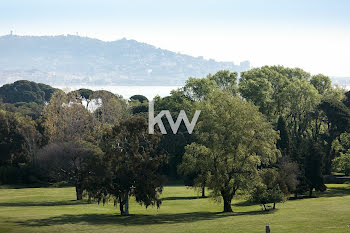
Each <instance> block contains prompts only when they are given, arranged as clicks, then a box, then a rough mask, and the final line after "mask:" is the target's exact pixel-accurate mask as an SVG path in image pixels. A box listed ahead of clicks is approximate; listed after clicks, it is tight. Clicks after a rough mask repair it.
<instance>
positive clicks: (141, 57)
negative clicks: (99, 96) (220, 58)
mask: <svg viewBox="0 0 350 233" xmlns="http://www.w3.org/2000/svg"><path fill="white" fill-rule="evenodd" d="M0 51H1V52H0V82H1V83H9V82H14V81H16V80H20V79H27V80H31V81H36V82H42V83H47V84H50V85H74V84H78V85H182V84H183V83H184V81H185V80H186V79H187V78H188V77H190V76H194V77H202V76H205V75H207V74H208V73H215V72H216V71H218V70H221V69H229V70H231V71H237V72H240V71H244V70H247V69H249V68H250V64H249V62H248V61H246V62H241V64H240V65H235V64H234V63H232V62H216V61H214V60H206V59H203V58H202V57H192V56H188V55H184V54H179V53H175V52H171V51H168V50H163V49H160V48H156V47H154V46H152V45H148V44H145V43H139V42H137V41H135V40H127V39H122V40H117V41H113V42H104V41H101V40H97V39H91V38H87V37H79V36H72V35H68V36H63V35H62V36H40V37H39V36H16V35H7V36H1V37H0Z"/></svg>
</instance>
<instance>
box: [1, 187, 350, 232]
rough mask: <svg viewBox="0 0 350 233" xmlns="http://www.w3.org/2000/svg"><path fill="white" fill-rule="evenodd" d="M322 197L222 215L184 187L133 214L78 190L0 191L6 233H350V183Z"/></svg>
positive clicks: (134, 208) (242, 206)
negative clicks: (80, 195)
mask: <svg viewBox="0 0 350 233" xmlns="http://www.w3.org/2000/svg"><path fill="white" fill-rule="evenodd" d="M328 187H329V189H328V191H327V192H325V193H324V194H321V197H319V198H309V199H300V200H290V201H288V202H286V203H283V204H278V205H277V208H278V210H277V211H274V212H264V211H262V209H261V207H260V206H257V205H247V204H246V203H245V202H244V201H243V200H234V202H233V210H234V211H235V212H234V213H229V214H224V213H221V211H222V206H221V204H219V203H216V202H214V201H213V200H211V199H209V198H206V199H201V198H197V193H196V192H195V191H194V190H192V189H187V188H185V187H183V186H168V187H165V189H164V193H163V198H164V200H163V204H162V206H161V208H160V209H157V208H152V207H149V208H148V209H145V208H144V207H143V206H139V205H138V204H137V203H135V202H134V201H132V202H131V206H130V211H131V214H132V216H127V217H121V216H119V211H118V210H119V209H118V208H115V207H113V205H112V204H108V205H106V206H102V205H97V204H87V203H86V202H85V201H75V200H74V198H75V193H74V189H73V188H22V189H5V188H4V189H0V231H1V232H77V231H80V232H264V230H265V225H266V223H270V225H271V232H273V233H275V232H350V227H348V224H350V185H348V184H344V185H343V184H336V185H328Z"/></svg>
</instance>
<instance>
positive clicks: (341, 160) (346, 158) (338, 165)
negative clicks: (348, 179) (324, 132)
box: [332, 132, 350, 175]
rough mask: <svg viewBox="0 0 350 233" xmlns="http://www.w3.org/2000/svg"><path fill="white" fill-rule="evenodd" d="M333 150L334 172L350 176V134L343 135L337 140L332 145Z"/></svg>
mask: <svg viewBox="0 0 350 233" xmlns="http://www.w3.org/2000/svg"><path fill="white" fill-rule="evenodd" d="M332 150H333V151H334V152H335V158H334V160H333V164H332V167H333V170H335V171H337V172H344V173H345V175H350V133H347V132H346V133H342V134H341V135H340V136H339V137H338V138H337V139H335V140H334V141H333V143H332Z"/></svg>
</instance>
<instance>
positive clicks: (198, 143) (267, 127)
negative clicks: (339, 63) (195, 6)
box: [0, 66, 350, 215]
mask: <svg viewBox="0 0 350 233" xmlns="http://www.w3.org/2000/svg"><path fill="white" fill-rule="evenodd" d="M349 93H350V92H347V93H345V91H344V90H342V89H338V88H336V87H333V86H332V84H331V81H330V79H329V77H327V76H324V75H321V74H319V75H314V76H312V75H310V74H309V73H307V72H305V71H303V70H301V69H299V68H285V67H282V66H264V67H261V68H255V69H252V70H249V71H246V72H242V73H241V74H240V79H239V80H238V74H237V73H235V72H230V71H227V70H223V71H219V72H217V73H216V74H209V75H208V76H207V77H204V78H189V79H188V80H187V82H186V84H185V85H184V87H182V88H180V89H177V90H173V91H172V92H171V94H170V95H169V96H167V97H164V98H161V97H159V96H157V97H155V98H154V99H153V101H154V106H155V112H160V111H161V110H169V111H170V113H171V115H172V116H173V118H176V117H177V116H178V114H179V113H180V111H181V110H185V112H186V113H187V115H188V117H189V119H191V118H192V116H193V115H194V112H195V110H199V109H200V110H201V111H202V112H201V115H200V117H199V120H198V122H197V124H196V128H195V130H194V132H193V133H192V134H189V133H188V132H187V129H186V126H185V125H184V123H183V122H182V123H181V124H180V126H179V130H178V132H177V133H176V134H173V133H170V132H172V131H171V129H170V128H171V127H170V124H169V122H167V120H166V119H165V118H164V119H163V123H164V126H165V128H166V129H167V132H168V134H166V135H161V134H159V133H158V130H157V129H156V134H154V135H150V134H148V125H147V117H148V102H149V100H148V99H147V98H146V97H144V96H142V95H134V96H132V97H131V98H130V99H129V100H125V99H123V98H122V97H121V96H118V95H115V94H112V93H110V92H107V91H92V90H89V89H80V90H77V91H72V92H69V93H65V92H63V91H61V90H56V89H54V88H51V87H49V86H47V85H44V84H36V83H33V82H28V81H19V82H15V83H14V84H9V85H4V86H3V87H1V88H0V98H1V104H0V139H1V141H0V153H1V155H0V182H1V183H40V184H45V183H55V182H61V181H65V182H68V183H70V184H72V185H74V186H75V188H76V196H77V199H78V200H80V199H82V198H83V197H84V195H85V196H86V197H87V198H88V199H89V200H90V201H96V202H98V203H100V202H102V203H105V202H106V201H113V202H114V203H115V204H116V205H119V207H120V211H121V214H123V215H127V214H128V213H129V206H128V202H129V197H130V196H134V197H135V199H136V201H137V202H139V203H140V204H143V205H145V206H146V207H147V206H150V205H151V206H154V205H155V206H157V207H159V206H160V204H161V199H160V194H161V192H162V189H163V185H164V184H165V182H166V180H183V181H184V182H185V184H186V185H188V186H192V187H194V188H196V189H199V190H200V191H201V192H202V196H203V197H204V196H206V193H205V190H206V189H208V190H209V196H211V197H212V198H214V199H215V200H218V201H222V202H223V206H224V208H223V209H224V211H226V212H230V211H232V207H231V201H232V199H233V198H235V196H237V195H238V194H243V195H245V196H247V198H248V200H249V201H251V202H253V203H258V204H261V205H262V206H263V207H264V208H265V209H268V208H269V206H270V204H271V203H272V204H273V205H272V206H271V208H275V206H276V203H278V202H283V201H286V200H287V199H288V198H289V197H290V195H291V194H294V196H295V197H298V195H305V194H308V195H309V196H312V195H313V191H314V190H316V191H324V190H326V188H327V187H326V185H325V182H324V176H325V175H329V174H331V172H333V171H334V172H342V173H344V174H346V175H348V174H350V152H349V151H350V136H349V133H350V132H348V131H349V127H350V94H349ZM156 114H157V113H156ZM11 177H17V178H18V179H11Z"/></svg>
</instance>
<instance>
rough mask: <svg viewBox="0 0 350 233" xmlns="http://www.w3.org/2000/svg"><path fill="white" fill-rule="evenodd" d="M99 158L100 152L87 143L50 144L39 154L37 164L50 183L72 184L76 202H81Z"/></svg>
mask: <svg viewBox="0 0 350 233" xmlns="http://www.w3.org/2000/svg"><path fill="white" fill-rule="evenodd" d="M99 156H102V151H101V150H100V149H99V148H98V147H97V146H94V145H92V144H91V143H88V142H84V141H71V142H64V143H51V144H49V145H47V146H45V147H44V148H42V149H41V151H40V152H39V154H38V163H39V164H40V167H41V169H43V170H44V171H45V173H46V174H47V175H48V177H49V179H50V181H51V182H59V181H66V182H70V183H72V184H74V186H75V188H76V196H77V200H81V199H82V198H83V191H84V190H85V189H86V188H87V185H88V184H87V181H88V177H89V176H91V175H92V174H93V171H94V165H95V162H96V161H98V157H99Z"/></svg>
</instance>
